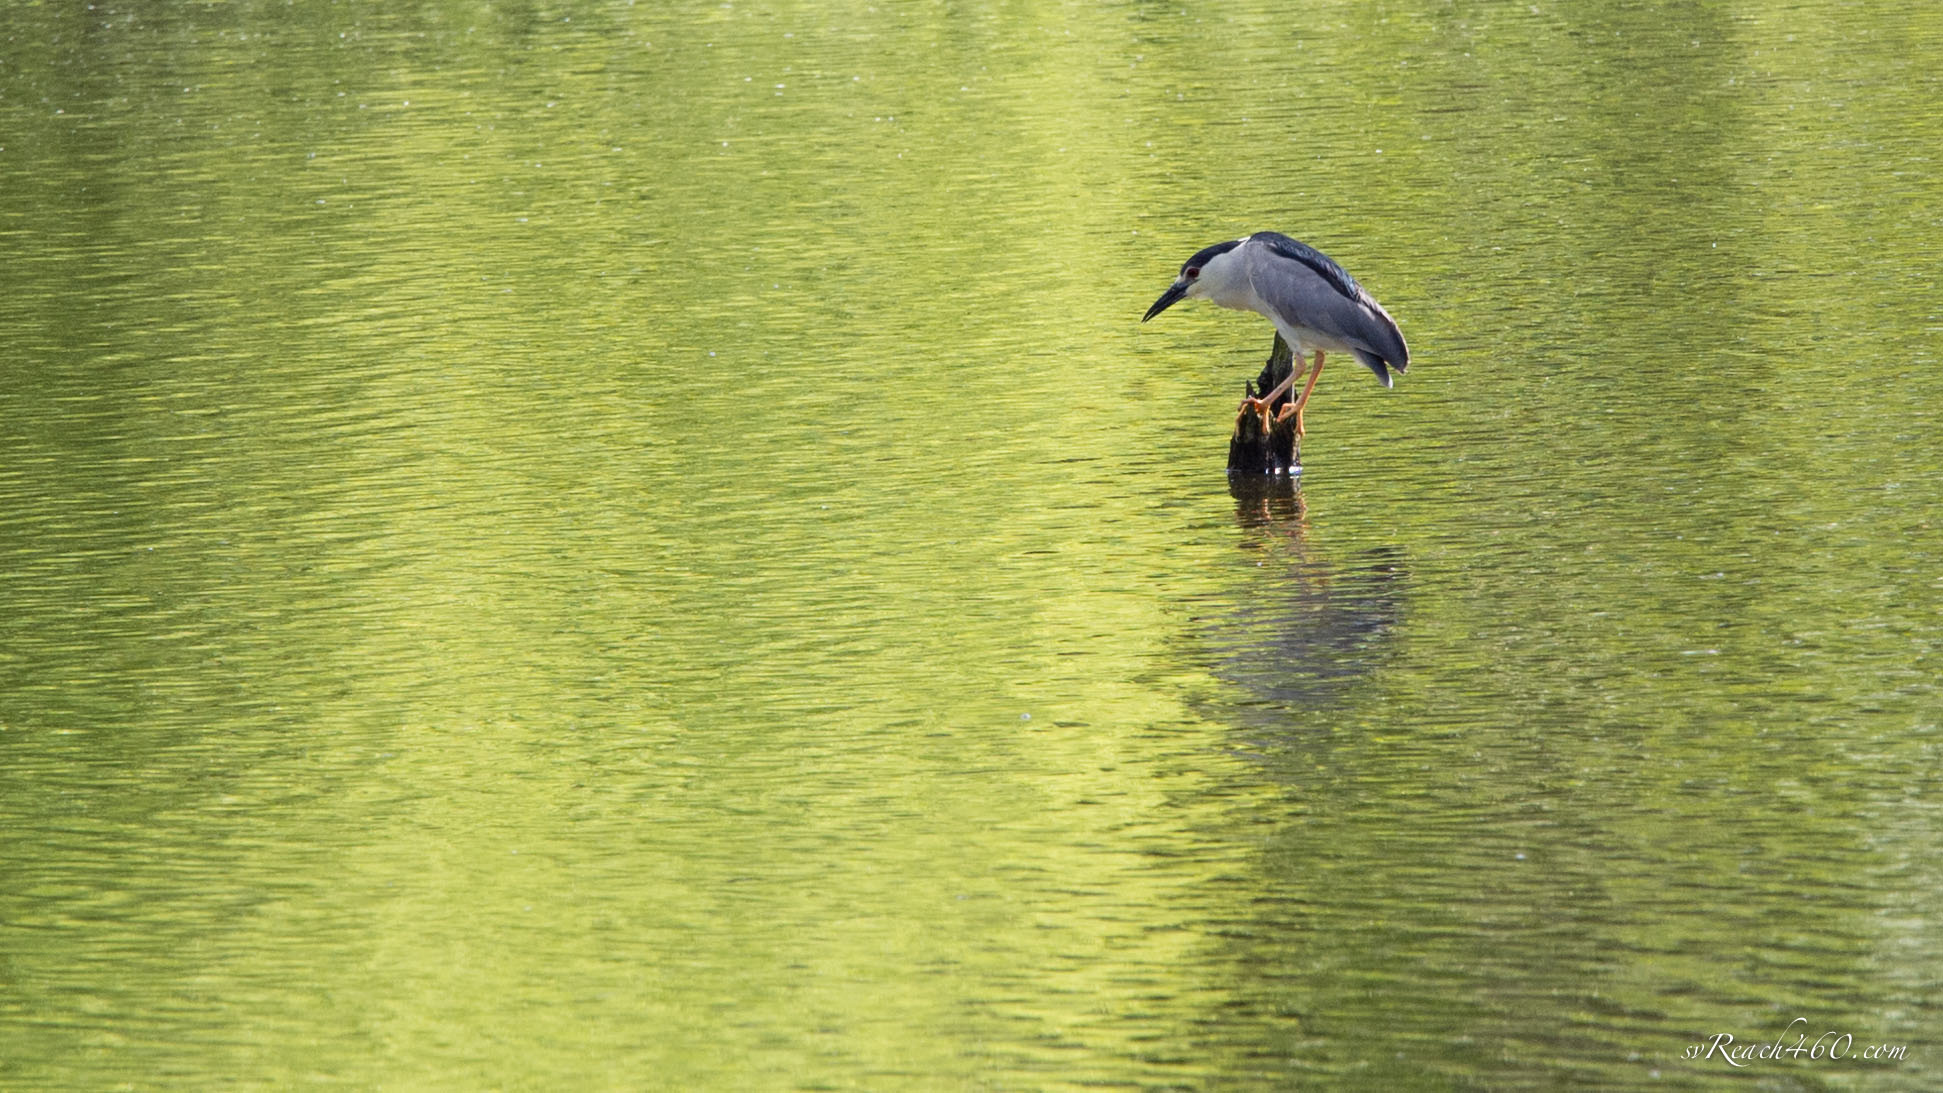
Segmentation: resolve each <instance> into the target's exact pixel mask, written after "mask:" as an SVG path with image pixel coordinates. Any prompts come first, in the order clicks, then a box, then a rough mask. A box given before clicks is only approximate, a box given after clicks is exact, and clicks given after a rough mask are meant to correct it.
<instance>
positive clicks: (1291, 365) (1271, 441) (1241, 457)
mask: <svg viewBox="0 0 1943 1093" xmlns="http://www.w3.org/2000/svg"><path fill="white" fill-rule="evenodd" d="M1308 364H1309V362H1308V361H1306V360H1305V361H1303V362H1302V365H1303V369H1304V370H1305V371H1306V370H1307V368H1308ZM1294 370H1295V354H1294V353H1293V352H1292V351H1290V349H1289V343H1287V342H1285V341H1283V340H1282V335H1281V334H1280V333H1277V334H1276V335H1275V348H1274V349H1272V350H1270V351H1269V354H1268V363H1267V364H1264V365H1262V374H1261V375H1260V376H1259V377H1257V378H1256V380H1255V382H1254V383H1251V384H1249V385H1247V387H1246V388H1245V390H1246V392H1247V397H1246V398H1244V399H1242V403H1241V408H1240V409H1239V410H1237V411H1236V412H1235V431H1234V434H1233V435H1232V436H1231V437H1230V438H1229V439H1228V473H1229V474H1270V475H1285V474H1291V473H1293V472H1296V471H1300V470H1301V469H1302V462H1301V459H1302V449H1301V446H1300V445H1299V444H1298V443H1297V441H1296V437H1295V415H1294V414H1289V415H1287V416H1286V417H1284V416H1280V415H1281V411H1282V408H1283V407H1285V406H1287V405H1289V402H1290V400H1291V399H1293V398H1294V397H1295V385H1294V384H1290V385H1289V390H1287V391H1285V392H1283V393H1282V394H1281V395H1280V396H1278V397H1277V398H1276V399H1275V402H1274V403H1273V404H1264V403H1263V402H1262V401H1261V399H1260V395H1261V394H1262V393H1263V392H1267V391H1273V390H1275V388H1276V387H1278V386H1280V385H1281V383H1282V381H1283V380H1285V379H1287V378H1288V376H1289V373H1290V372H1292V371H1294ZM1297 374H1298V375H1300V373H1297Z"/></svg>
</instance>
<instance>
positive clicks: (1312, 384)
mask: <svg viewBox="0 0 1943 1093" xmlns="http://www.w3.org/2000/svg"><path fill="white" fill-rule="evenodd" d="M1321 378H1322V350H1320V349H1318V350H1316V370H1315V371H1313V372H1311V373H1309V385H1308V386H1306V387H1304V388H1303V389H1302V397H1301V398H1299V399H1296V400H1295V438H1296V439H1297V440H1300V439H1302V436H1303V434H1304V433H1305V432H1306V431H1307V430H1305V429H1303V427H1302V408H1303V407H1304V406H1307V405H1309V394H1310V392H1312V391H1314V390H1315V389H1316V381H1317V380H1319V379H1321ZM1289 380H1290V382H1294V380H1295V376H1294V375H1291V376H1289Z"/></svg>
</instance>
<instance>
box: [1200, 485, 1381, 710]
mask: <svg viewBox="0 0 1943 1093" xmlns="http://www.w3.org/2000/svg"><path fill="white" fill-rule="evenodd" d="M1228 488H1229V492H1230V493H1232V494H1233V495H1234V499H1235V522H1236V524H1237V525H1239V528H1240V530H1241V534H1240V535H1239V536H1238V537H1237V539H1236V545H1237V546H1238V547H1239V548H1240V549H1241V550H1242V551H1244V552H1245V553H1246V554H1247V555H1249V556H1252V558H1253V560H1254V561H1255V563H1256V565H1255V566H1253V567H1250V568H1251V569H1252V570H1253V572H1250V573H1248V574H1247V575H1246V578H1245V579H1246V580H1247V582H1248V585H1247V594H1246V595H1243V596H1239V597H1237V599H1236V600H1235V601H1234V604H1233V606H1232V608H1231V609H1230V610H1228V611H1227V612H1225V613H1223V614H1222V615H1220V616H1218V617H1215V618H1213V619H1210V620H1208V622H1209V626H1208V630H1207V631H1206V640H1207V641H1208V644H1209V646H1210V651H1211V652H1212V653H1213V654H1214V664H1213V668H1214V672H1215V675H1216V676H1217V677H1218V678H1220V679H1222V680H1223V681H1225V682H1227V683H1229V684H1231V685H1233V686H1234V687H1236V688H1239V689H1240V690H1241V691H1242V692H1243V693H1242V695H1240V696H1236V697H1237V698H1238V699H1239V702H1238V704H1239V705H1241V706H1245V707H1250V708H1255V709H1267V710H1276V711H1294V710H1297V709H1315V708H1318V707H1326V706H1333V705H1336V704H1338V703H1340V702H1341V701H1342V699H1343V696H1344V695H1345V694H1346V693H1347V692H1348V691H1349V690H1350V688H1352V687H1354V686H1355V685H1356V683H1357V682H1358V681H1359V680H1361V679H1363V678H1365V677H1367V676H1369V675H1370V674H1371V673H1373V672H1374V671H1375V670H1376V668H1377V667H1378V665H1379V664H1380V663H1381V662H1382V660H1383V659H1384V657H1386V656H1387V655H1388V652H1389V646H1390V643H1391V635H1392V634H1393V633H1394V631H1395V630H1396V627H1397V625H1398V623H1399V622H1400V621H1401V619H1402V615H1403V599H1404V592H1405V589H1406V586H1407V582H1408V576H1409V574H1408V570H1407V569H1406V567H1405V565H1404V555H1403V551H1402V550H1401V549H1400V548H1399V547H1396V546H1394V545H1390V544H1382V545H1375V546H1368V547H1365V548H1363V549H1361V550H1357V551H1354V552H1352V553H1350V554H1347V555H1343V556H1335V555H1332V554H1331V553H1330V552H1329V551H1328V550H1326V549H1325V548H1324V547H1323V546H1322V544H1321V543H1319V542H1318V541H1317V540H1316V538H1315V537H1314V536H1313V535H1312V534H1311V529H1310V527H1309V520H1308V506H1307V503H1306V502H1305V501H1304V500H1303V497H1302V491H1301V488H1300V485H1299V483H1298V481H1297V480H1296V479H1292V478H1289V477H1286V476H1279V475H1259V476H1256V475H1245V476H1244V475H1237V476H1234V477H1231V478H1230V479H1229V487H1228ZM1278 720H1279V719H1278Z"/></svg>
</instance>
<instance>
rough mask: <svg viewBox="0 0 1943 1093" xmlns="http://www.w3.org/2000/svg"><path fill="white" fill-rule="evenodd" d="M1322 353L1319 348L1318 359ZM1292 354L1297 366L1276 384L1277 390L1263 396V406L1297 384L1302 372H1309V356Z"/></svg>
mask: <svg viewBox="0 0 1943 1093" xmlns="http://www.w3.org/2000/svg"><path fill="white" fill-rule="evenodd" d="M1321 355H1322V351H1321V350H1317V351H1316V356H1317V359H1318V360H1320V359H1321ZM1291 356H1292V357H1293V358H1294V361H1295V367H1294V368H1292V369H1290V370H1289V374H1288V376H1287V377H1286V378H1284V379H1283V380H1282V382H1280V383H1278V384H1276V385H1275V390H1273V391H1270V392H1269V393H1268V394H1266V395H1263V396H1262V405H1263V406H1267V405H1268V404H1269V403H1271V402H1274V401H1275V400H1276V399H1278V398H1281V397H1282V395H1283V394H1284V393H1285V392H1287V391H1288V389H1289V388H1291V387H1293V386H1295V381H1296V380H1299V379H1301V378H1302V373H1304V372H1307V371H1308V370H1309V358H1307V357H1305V356H1303V355H1302V354H1300V353H1295V354H1291Z"/></svg>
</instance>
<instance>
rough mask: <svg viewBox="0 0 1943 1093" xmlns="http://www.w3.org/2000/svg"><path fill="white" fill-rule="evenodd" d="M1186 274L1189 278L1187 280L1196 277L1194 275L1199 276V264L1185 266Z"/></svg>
mask: <svg viewBox="0 0 1943 1093" xmlns="http://www.w3.org/2000/svg"><path fill="white" fill-rule="evenodd" d="M1186 275H1187V277H1188V279H1189V280H1192V279H1194V278H1196V277H1199V276H1201V267H1200V266H1189V267H1187V273H1186Z"/></svg>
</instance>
